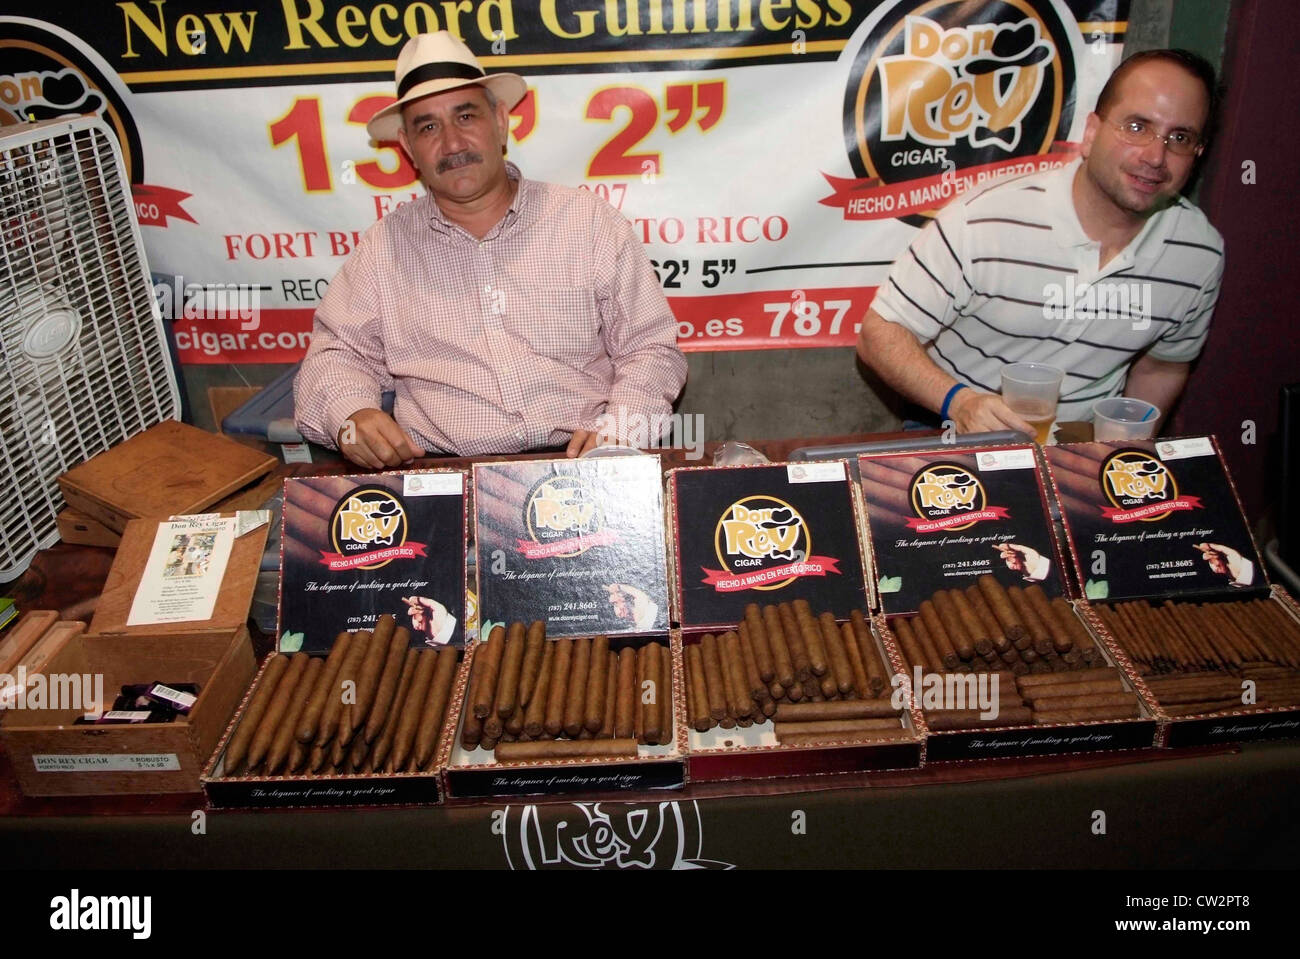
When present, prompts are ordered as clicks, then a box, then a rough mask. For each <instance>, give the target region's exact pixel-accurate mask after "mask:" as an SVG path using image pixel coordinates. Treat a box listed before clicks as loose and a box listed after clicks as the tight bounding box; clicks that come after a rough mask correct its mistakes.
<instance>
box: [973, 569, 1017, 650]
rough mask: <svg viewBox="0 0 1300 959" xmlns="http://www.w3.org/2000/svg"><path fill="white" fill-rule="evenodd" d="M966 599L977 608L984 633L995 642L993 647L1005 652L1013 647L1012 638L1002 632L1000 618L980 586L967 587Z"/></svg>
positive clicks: (976, 612)
mask: <svg viewBox="0 0 1300 959" xmlns="http://www.w3.org/2000/svg"><path fill="white" fill-rule="evenodd" d="M966 601H967V602H969V603H970V606H971V609H973V610H975V616H976V618H978V619H979V621H980V627H981V630H982V631H983V633H984V635H986V636H987V637H988V638H989V641H990V642H991V643H993V648H994V649H995V650H997V651H998V652H999V653H1005V652H1006V651H1007V650H1009V649H1012V648H1014V647H1012V645H1011V640H1009V639H1007V637H1006V636H1005V635H1004V634H1003V632H1002V626H1001V625H1000V624H999V623H998V618H997V617H996V616H994V615H993V610H991V609H989V602H988V600H987V599H985V598H984V594H983V593H982V592H981V591H980V588H979V587H978V586H976V585H974V584H972V585H970V586H967V587H966Z"/></svg>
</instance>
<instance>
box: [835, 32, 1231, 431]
mask: <svg viewBox="0 0 1300 959" xmlns="http://www.w3.org/2000/svg"><path fill="white" fill-rule="evenodd" d="M1214 82H1215V81H1214V70H1213V68H1212V67H1211V66H1210V65H1209V64H1208V63H1206V62H1205V61H1204V60H1203V59H1201V58H1200V57H1197V56H1196V55H1195V54H1191V53H1187V52H1186V51H1179V50H1154V51H1149V52H1146V53H1140V54H1136V55H1134V56H1133V57H1130V58H1129V59H1128V60H1126V61H1125V62H1124V63H1122V64H1121V65H1120V66H1119V67H1118V68H1117V69H1116V71H1115V72H1114V73H1113V74H1112V75H1111V77H1110V79H1109V80H1108V81H1107V83H1106V85H1105V87H1104V88H1103V89H1102V91H1101V94H1100V96H1099V97H1098V98H1097V107H1096V111H1095V112H1094V113H1091V114H1089V116H1088V120H1087V125H1086V127H1085V129H1084V134H1083V141H1082V146H1081V149H1080V153H1081V158H1080V159H1079V160H1076V161H1075V162H1074V163H1072V164H1070V165H1068V166H1066V167H1064V168H1062V169H1057V170H1050V171H1047V172H1044V173H1038V174H1033V175H1030V176H1025V177H1018V178H1014V179H1008V180H1006V181H1002V182H999V183H997V184H995V185H994V186H991V187H989V188H987V189H984V190H982V191H979V192H972V193H971V194H969V195H967V196H964V197H962V198H960V199H957V200H954V201H953V202H951V203H950V204H948V206H947V207H946V208H945V209H944V210H942V211H941V212H940V213H939V215H938V216H937V217H936V218H935V220H934V221H933V222H932V223H930V224H929V225H928V226H927V227H926V228H925V229H924V230H922V231H921V233H920V234H919V235H918V236H917V237H916V239H915V240H914V241H913V242H912V245H911V247H910V248H909V249H908V250H907V252H906V253H904V254H903V255H902V256H901V257H900V258H899V259H898V260H897V261H896V262H895V263H894V265H893V267H892V269H891V270H890V274H889V278H888V280H887V281H886V282H885V284H883V285H882V286H881V287H880V289H879V290H878V292H877V293H876V298H875V301H874V302H873V303H872V306H871V309H870V310H869V311H868V312H867V315H866V318H865V319H864V321H863V323H862V332H861V335H860V337H859V339H858V355H859V356H860V357H861V358H862V360H863V362H864V363H866V364H867V365H868V366H870V367H872V368H873V369H874V370H875V371H876V372H877V373H878V374H879V375H880V376H881V377H882V378H883V379H884V380H885V382H887V383H888V384H889V385H890V386H891V387H893V388H894V389H896V390H897V391H898V392H899V393H901V394H902V395H903V396H904V397H905V398H907V399H908V400H910V401H912V402H913V403H916V404H919V405H920V406H922V407H925V408H926V409H927V410H929V411H933V412H934V413H936V414H938V419H937V420H935V422H938V421H946V420H951V421H952V422H953V423H954V424H955V426H956V428H957V431H958V432H961V433H971V432H980V431H985V430H1001V429H1008V428H1010V429H1018V430H1022V431H1024V432H1026V433H1030V434H1032V433H1033V432H1034V431H1033V429H1032V427H1031V426H1030V425H1029V424H1028V423H1026V422H1025V421H1024V420H1023V419H1022V418H1021V417H1019V416H1017V415H1016V414H1015V413H1013V412H1012V411H1011V410H1010V409H1008V408H1007V406H1006V404H1005V403H1003V402H1002V400H1001V398H1000V397H999V396H998V395H997V393H998V390H999V388H1000V372H1001V369H1002V367H1003V366H1004V365H1006V364H1008V363H1017V362H1025V361H1033V362H1041V363H1049V364H1051V365H1053V366H1057V367H1060V368H1061V369H1063V370H1065V382H1064V383H1063V384H1062V387H1061V403H1060V406H1059V408H1058V411H1057V418H1058V419H1059V420H1063V421H1064V420H1087V419H1090V418H1091V409H1092V404H1093V402H1094V401H1096V400H1097V399H1100V398H1102V397H1106V396H1116V395H1119V394H1121V393H1122V394H1124V395H1126V396H1133V397H1138V398H1140V399H1144V400H1146V401H1148V402H1150V403H1153V404H1155V405H1156V406H1157V407H1159V408H1160V409H1161V410H1162V411H1163V413H1164V414H1166V415H1167V414H1168V412H1169V410H1170V409H1171V408H1172V407H1173V406H1174V404H1175V403H1176V402H1177V400H1178V397H1179V396H1180V395H1181V393H1182V391H1183V387H1184V385H1185V384H1186V382H1187V374H1188V369H1189V366H1190V364H1191V362H1192V361H1193V360H1194V359H1195V358H1196V357H1197V355H1199V353H1200V351H1201V347H1202V346H1203V345H1204V343H1205V338H1206V334H1207V333H1208V330H1209V324H1210V316H1211V314H1212V313H1213V311H1214V304H1215V301H1216V300H1217V299H1218V295H1219V281H1220V278H1221V277H1222V275H1223V239H1222V237H1221V236H1220V235H1219V233H1218V231H1217V230H1215V229H1214V227H1212V226H1211V225H1210V224H1209V222H1208V221H1207V220H1206V218H1205V215H1204V214H1203V213H1201V211H1200V210H1199V209H1197V208H1196V207H1195V206H1194V205H1193V204H1191V203H1190V202H1188V201H1187V200H1186V199H1185V198H1183V197H1182V196H1181V195H1180V193H1179V191H1180V190H1181V189H1182V188H1183V186H1184V184H1186V183H1187V180H1188V178H1189V177H1190V176H1191V173H1192V170H1193V168H1194V166H1195V164H1196V161H1197V159H1198V158H1199V157H1200V155H1201V153H1202V152H1203V150H1204V148H1205V143H1206V142H1207V139H1208V135H1209V132H1210V131H1209V127H1210V123H1211V120H1212V118H1213V112H1214V111H1213V107H1214Z"/></svg>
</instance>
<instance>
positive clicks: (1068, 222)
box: [1044, 157, 1187, 269]
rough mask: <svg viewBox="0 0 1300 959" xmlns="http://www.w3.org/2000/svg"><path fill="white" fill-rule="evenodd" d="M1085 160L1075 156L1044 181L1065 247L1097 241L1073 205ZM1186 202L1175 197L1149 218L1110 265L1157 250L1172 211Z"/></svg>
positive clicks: (1059, 238) (1057, 232)
mask: <svg viewBox="0 0 1300 959" xmlns="http://www.w3.org/2000/svg"><path fill="white" fill-rule="evenodd" d="M1082 163H1083V158H1082V157H1076V158H1075V160H1074V161H1073V162H1072V163H1070V165H1069V166H1066V167H1063V168H1061V169H1060V170H1056V171H1053V175H1052V176H1049V177H1048V178H1047V182H1046V183H1044V188H1045V189H1046V191H1047V192H1046V201H1047V212H1048V216H1049V217H1050V218H1051V220H1052V226H1053V227H1054V230H1055V236H1056V240H1057V242H1058V243H1059V244H1060V245H1061V246H1063V247H1083V246H1090V245H1092V244H1093V243H1094V242H1095V241H1094V240H1091V239H1089V237H1088V234H1087V233H1085V232H1083V224H1082V223H1080V222H1079V214H1078V212H1077V211H1076V210H1075V208H1074V177H1075V174H1076V173H1077V172H1078V170H1079V167H1080V165H1081V164H1082ZM1186 202H1187V201H1186V200H1185V199H1184V198H1183V197H1181V196H1178V197H1175V198H1174V202H1173V203H1171V204H1170V205H1169V206H1168V207H1166V208H1165V209H1163V210H1161V211H1160V212H1159V213H1156V214H1154V215H1152V216H1149V217H1147V220H1146V222H1145V223H1144V224H1142V229H1141V230H1139V231H1138V234H1137V236H1135V237H1134V238H1133V239H1132V240H1130V241H1129V244H1128V246H1126V247H1125V248H1124V249H1123V250H1122V251H1121V252H1120V254H1119V255H1118V256H1117V257H1116V258H1115V259H1114V260H1113V261H1112V264H1111V265H1118V264H1120V263H1121V262H1130V263H1132V262H1136V261H1137V260H1138V259H1139V258H1141V257H1144V256H1147V255H1149V254H1150V253H1151V252H1152V251H1153V250H1158V249H1159V248H1160V247H1161V246H1162V244H1163V241H1164V238H1165V236H1166V234H1167V232H1168V230H1167V226H1166V225H1167V224H1168V223H1169V222H1171V221H1170V216H1171V214H1172V213H1173V210H1174V209H1175V208H1177V207H1180V206H1182V205H1183V204H1184V203H1186ZM1108 269H1110V266H1108Z"/></svg>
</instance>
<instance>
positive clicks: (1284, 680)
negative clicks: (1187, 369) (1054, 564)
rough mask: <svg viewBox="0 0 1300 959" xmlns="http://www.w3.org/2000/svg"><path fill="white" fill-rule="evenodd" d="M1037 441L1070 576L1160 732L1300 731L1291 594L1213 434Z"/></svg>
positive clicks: (1203, 739) (1169, 742)
mask: <svg viewBox="0 0 1300 959" xmlns="http://www.w3.org/2000/svg"><path fill="white" fill-rule="evenodd" d="M1045 455H1046V459H1047V464H1048V469H1049V471H1050V476H1051V479H1052V483H1053V486H1054V490H1055V494H1056V496H1057V498H1058V500H1059V503H1060V506H1061V514H1062V520H1063V522H1064V526H1065V531H1066V536H1067V540H1068V544H1069V553H1070V556H1071V559H1072V561H1073V571H1074V575H1075V579H1076V586H1077V589H1078V591H1079V593H1080V594H1081V595H1082V596H1084V597H1085V598H1086V600H1087V604H1088V605H1089V606H1090V607H1091V614H1092V616H1093V617H1094V618H1095V619H1096V622H1097V628H1098V630H1099V631H1100V633H1101V634H1102V635H1103V636H1104V637H1105V639H1106V640H1107V642H1109V643H1110V644H1111V646H1112V649H1113V651H1114V655H1115V656H1116V658H1117V659H1118V660H1120V661H1121V662H1123V663H1125V664H1126V665H1127V667H1128V668H1129V669H1130V670H1131V672H1132V675H1133V677H1134V681H1135V683H1136V684H1137V685H1138V686H1139V687H1140V688H1142V689H1143V690H1144V692H1145V694H1146V695H1147V697H1148V699H1149V700H1150V702H1151V703H1152V704H1153V706H1154V708H1155V710H1156V715H1157V716H1158V717H1159V719H1160V723H1161V730H1160V735H1161V743H1162V744H1163V745H1166V746H1169V747H1177V746H1191V745H1203V744H1214V743H1224V742H1240V741H1248V740H1254V739H1271V738H1284V737H1294V736H1296V735H1297V734H1298V733H1300V668H1298V667H1300V631H1296V630H1295V627H1296V623H1297V617H1296V615H1295V606H1294V604H1293V603H1292V602H1291V601H1290V599H1289V598H1288V597H1287V596H1286V594H1285V593H1284V592H1283V591H1282V590H1281V589H1280V588H1278V587H1275V586H1271V585H1270V583H1269V581H1268V576H1267V568H1266V566H1265V564H1264V563H1263V561H1262V560H1261V557H1260V554H1259V551H1258V549H1257V547H1256V544H1255V541H1254V537H1253V536H1252V534H1251V531H1250V526H1249V524H1248V523H1247V521H1246V517H1245V514H1244V512H1243V510H1242V508H1241V503H1240V500H1239V499H1238V497H1237V492H1236V487H1235V485H1234V484H1233V481H1232V476H1231V474H1230V473H1229V471H1228V468H1227V465H1226V464H1225V462H1224V461H1223V457H1222V454H1221V451H1220V449H1219V446H1218V442H1217V440H1216V439H1215V438H1214V437H1212V436H1191V437H1176V438H1168V439H1164V438H1162V439H1155V440H1131V441H1126V442H1112V443H1096V442H1093V443H1073V444H1067V445H1063V446H1059V447H1053V448H1049V449H1047V450H1046V451H1045ZM1252 636H1256V637H1258V639H1259V642H1260V644H1261V645H1259V646H1257V645H1256V639H1252V638H1251V637H1252ZM1167 643H1168V645H1167V646H1166V644H1167ZM1264 646H1267V647H1269V649H1268V651H1267V652H1265V651H1264V648H1263V647H1264ZM1197 686H1201V687H1205V689H1208V688H1213V689H1214V690H1216V691H1215V692H1213V693H1210V692H1207V691H1205V689H1202V690H1197V689H1194V688H1193V687H1197ZM1288 686H1294V687H1295V688H1294V690H1289V689H1287V688H1286V687H1288ZM1201 692H1204V699H1203V700H1201V701H1200V702H1199V704H1198V699H1200V695H1199V694H1200V693H1201Z"/></svg>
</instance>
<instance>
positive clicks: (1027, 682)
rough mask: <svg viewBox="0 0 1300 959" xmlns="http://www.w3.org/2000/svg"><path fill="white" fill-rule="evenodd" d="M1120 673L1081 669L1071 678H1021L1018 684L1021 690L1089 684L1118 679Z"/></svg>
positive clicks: (1112, 669) (1102, 669)
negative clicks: (1094, 681)
mask: <svg viewBox="0 0 1300 959" xmlns="http://www.w3.org/2000/svg"><path fill="white" fill-rule="evenodd" d="M1117 678H1119V671H1118V670H1116V669H1114V668H1113V667H1110V666H1107V667H1104V668H1101V669H1081V670H1079V671H1078V672H1076V673H1071V674H1070V675H1069V676H1021V677H1020V678H1019V679H1018V680H1017V682H1018V683H1019V684H1020V687H1021V689H1024V688H1025V687H1032V686H1059V685H1060V684H1062V683H1088V682H1092V681H1093V680H1098V679H1117Z"/></svg>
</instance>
